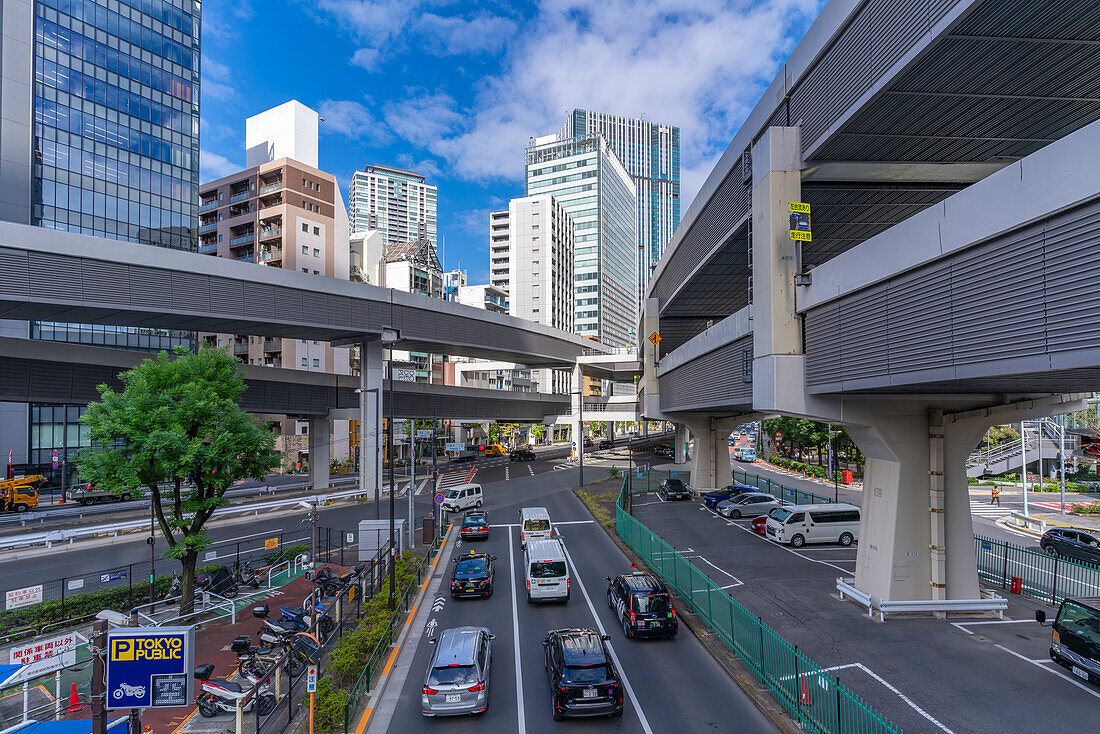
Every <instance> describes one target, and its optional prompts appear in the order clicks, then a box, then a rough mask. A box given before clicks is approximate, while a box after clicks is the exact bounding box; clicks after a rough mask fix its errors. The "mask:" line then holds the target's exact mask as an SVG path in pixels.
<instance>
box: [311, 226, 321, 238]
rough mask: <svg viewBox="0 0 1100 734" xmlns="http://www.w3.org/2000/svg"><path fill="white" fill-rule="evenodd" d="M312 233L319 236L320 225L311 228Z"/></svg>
mask: <svg viewBox="0 0 1100 734" xmlns="http://www.w3.org/2000/svg"><path fill="white" fill-rule="evenodd" d="M313 234H315V235H318V236H320V234H321V228H320V227H314V228H313Z"/></svg>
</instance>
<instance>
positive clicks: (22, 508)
mask: <svg viewBox="0 0 1100 734" xmlns="http://www.w3.org/2000/svg"><path fill="white" fill-rule="evenodd" d="M29 509H31V508H30V505H24V504H18V505H16V506H15V511H16V512H20V513H22V512H26V511H27V510H29Z"/></svg>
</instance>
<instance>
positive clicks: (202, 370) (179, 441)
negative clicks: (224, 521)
mask: <svg viewBox="0 0 1100 734" xmlns="http://www.w3.org/2000/svg"><path fill="white" fill-rule="evenodd" d="M119 379H120V380H121V381H122V384H123V390H122V392H115V391H114V390H113V389H111V388H110V387H109V386H107V385H100V386H99V394H100V401H99V402H98V403H92V404H91V405H89V406H88V410H87V412H86V413H85V414H84V415H83V416H82V417H81V419H80V421H81V423H83V424H84V425H86V426H87V427H88V429H89V434H90V439H91V447H90V448H87V449H84V450H83V451H81V452H80V455H79V457H78V459H77V466H78V467H79V469H80V475H81V477H83V478H85V479H87V480H88V481H90V482H93V483H95V484H97V485H99V486H100V487H103V488H104V489H108V490H110V491H112V492H115V493H118V494H121V493H122V492H130V493H134V492H135V491H136V490H137V489H138V488H141V489H142V490H145V491H146V492H147V493H148V495H149V496H150V497H151V499H152V503H153V513H154V515H155V516H156V520H157V525H158V527H159V528H160V533H161V535H163V536H164V539H165V541H167V543H168V551H167V553H166V554H165V555H166V556H168V557H169V558H175V559H178V560H179V561H180V563H181V565H182V567H183V571H182V579H181V580H182V598H181V600H180V610H181V611H182V612H184V613H186V612H190V611H191V610H192V608H193V602H194V595H195V562H196V559H197V558H198V554H199V551H201V550H202V549H203V548H205V547H206V546H207V545H209V543H210V541H209V540H208V539H207V536H206V530H205V525H206V521H207V520H209V519H210V516H211V515H212V514H213V513H214V510H216V509H217V508H218V507H221V506H222V505H224V504H226V502H227V500H226V499H225V498H224V495H225V491H226V490H227V489H229V487H230V486H231V485H232V484H233V483H234V482H236V481H238V480H241V479H247V478H249V477H251V478H255V479H262V478H263V477H264V476H265V474H266V473H267V472H269V471H271V470H272V469H274V468H275V467H277V466H278V465H279V455H278V453H277V452H276V451H275V436H274V434H272V433H271V432H270V431H267V430H264V428H262V427H261V426H260V425H259V424H258V423H257V422H256V421H255V420H254V419H253V417H252V416H250V415H249V414H248V413H246V412H245V411H244V410H242V409H241V407H240V397H241V394H242V393H243V392H244V391H245V384H244V378H243V377H242V375H241V373H240V371H239V369H238V363H237V360H236V359H235V358H233V357H232V356H231V355H230V354H229V352H228V349H211V348H205V349H203V350H202V351H200V352H198V353H194V352H188V351H187V350H186V349H183V348H182V347H177V348H176V352H175V355H174V356H169V355H168V353H166V352H161V353H160V354H159V355H157V357H156V358H155V359H146V360H144V361H143V362H142V363H141V364H140V365H138V366H137V367H134V368H133V369H131V370H129V371H127V372H123V373H122V374H121V375H119ZM188 478H190V479H189V481H188Z"/></svg>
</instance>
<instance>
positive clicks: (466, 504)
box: [440, 484, 485, 512]
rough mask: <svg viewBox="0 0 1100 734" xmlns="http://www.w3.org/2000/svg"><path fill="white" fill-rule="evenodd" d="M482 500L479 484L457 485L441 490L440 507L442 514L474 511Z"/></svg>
mask: <svg viewBox="0 0 1100 734" xmlns="http://www.w3.org/2000/svg"><path fill="white" fill-rule="evenodd" d="M484 499H485V498H484V496H483V495H482V492H481V485H480V484H458V485H456V486H454V487H448V488H447V489H445V490H443V504H441V505H440V507H442V508H443V511H444V512H462V511H463V510H476V509H477V508H479V507H481V503H482V502H483V501H484Z"/></svg>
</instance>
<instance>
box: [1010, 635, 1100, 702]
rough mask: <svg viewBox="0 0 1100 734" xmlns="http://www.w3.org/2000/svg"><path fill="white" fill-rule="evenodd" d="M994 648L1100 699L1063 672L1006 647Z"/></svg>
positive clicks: (1093, 692)
mask: <svg viewBox="0 0 1100 734" xmlns="http://www.w3.org/2000/svg"><path fill="white" fill-rule="evenodd" d="M994 647H999V648H1001V649H1002V650H1004V651H1005V652H1007V653H1008V654H1009V655H1012V656H1013V657H1017V658H1020V660H1023V661H1024V662H1025V663H1031V664H1032V665H1034V666H1035V667H1037V668H1039V669H1040V670H1045V671H1046V672H1048V673H1050V674H1052V675H1056V676H1058V677H1059V678H1062V679H1063V680H1068V681H1069V682H1070V683H1072V684H1073V685H1075V686H1077V687H1078V688H1080V689H1081V690H1082V691H1084V692H1085V693H1087V694H1089V695H1090V696H1095V697H1096V698H1100V693H1097V692H1096V691H1094V690H1092V689H1091V688H1088V687H1086V686H1084V685H1082V684H1081V683H1080V682H1078V681H1075V680H1074V679H1073V678H1070V677H1069V676H1068V675H1065V674H1063V673H1062V672H1061V671H1058V670H1053V669H1051V668H1048V667H1046V666H1045V665H1043V664H1041V663H1037V662H1035V661H1034V660H1029V659H1028V658H1025V657H1024V656H1023V655H1021V654H1020V653H1018V652H1015V651H1014V650H1009V649H1008V648H1007V647H1005V646H1004V645H994Z"/></svg>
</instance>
